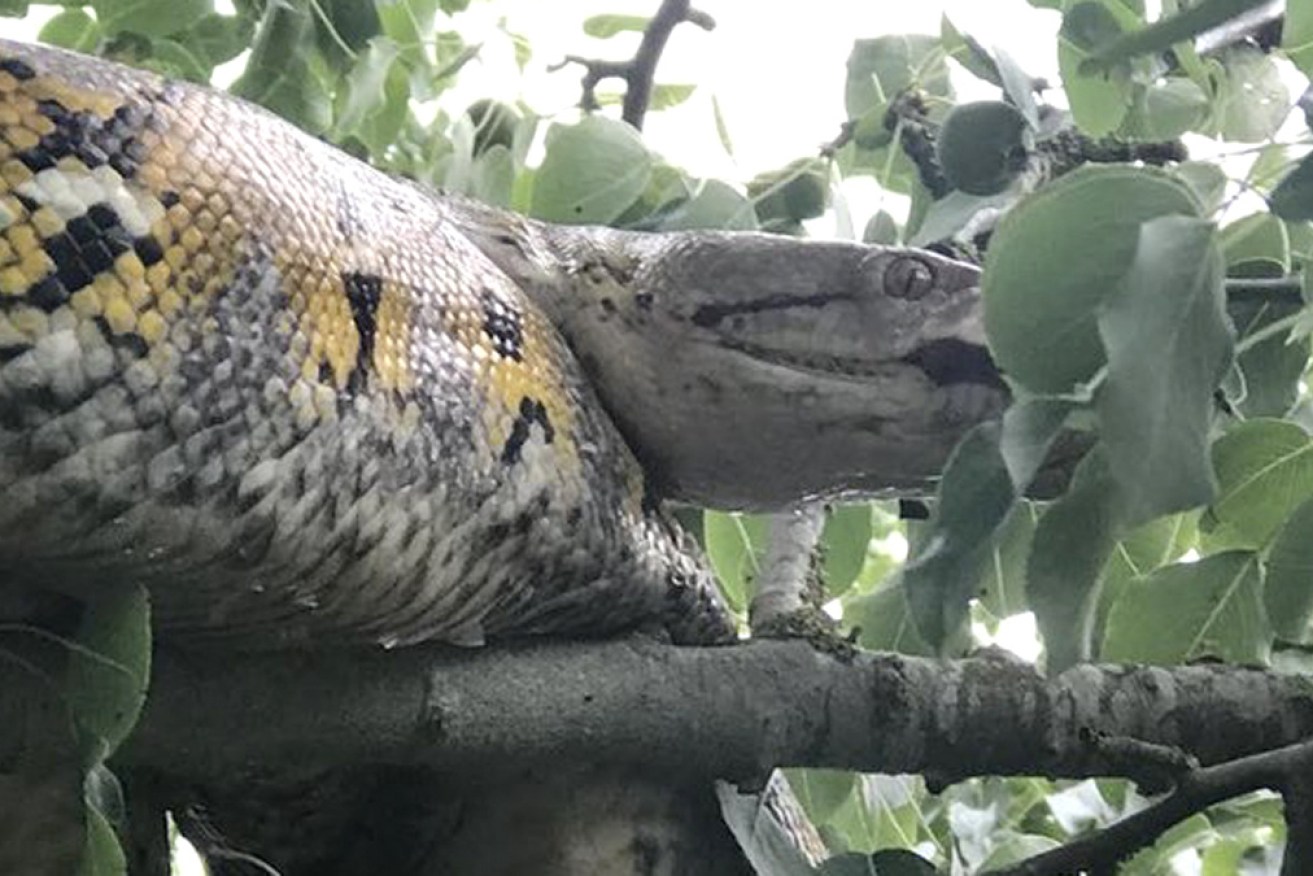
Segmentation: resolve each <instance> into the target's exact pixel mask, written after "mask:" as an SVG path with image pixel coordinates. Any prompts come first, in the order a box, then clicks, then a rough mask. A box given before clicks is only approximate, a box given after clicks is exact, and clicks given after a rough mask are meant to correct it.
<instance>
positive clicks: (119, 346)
mask: <svg viewBox="0 0 1313 876" xmlns="http://www.w3.org/2000/svg"><path fill="white" fill-rule="evenodd" d="M93 321H94V322H95V324H96V328H98V329H100V334H101V336H102V337H104V338H105V340H106V341H107V342H108V343H109V345H110V346H111V347H113V348H115V349H116V350H127V351H128V352H129V353H131V354H132V355H133V356H135V357H136V358H138V359H144V358H145V357H146V354H147V353H149V352H150V345H149V344H147V343H146V339H145V338H143V337H142V336H141V335H139V334H137V333H136V332H124V333H123V334H121V335H116V334H115V333H114V330H113V329H111V328H110V327H109V321H108V320H107V319H105V317H103V316H97V317H95V318H94V320H93Z"/></svg>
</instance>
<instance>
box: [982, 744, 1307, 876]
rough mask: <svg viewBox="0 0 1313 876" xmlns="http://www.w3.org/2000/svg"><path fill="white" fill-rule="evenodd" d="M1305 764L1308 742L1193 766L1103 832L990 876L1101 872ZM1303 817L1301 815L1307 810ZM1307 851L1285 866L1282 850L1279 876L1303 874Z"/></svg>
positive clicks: (1286, 778) (1301, 770) (1278, 784)
mask: <svg viewBox="0 0 1313 876" xmlns="http://www.w3.org/2000/svg"><path fill="white" fill-rule="evenodd" d="M1310 766H1313V742H1301V743H1299V744H1296V745H1289V746H1286V747H1284V748H1280V749H1277V750H1276V751H1268V752H1264V753H1262V754H1256V755H1252V756H1250V757H1244V758H1240V759H1237V760H1234V761H1231V762H1229V763H1223V764H1219V765H1217V766H1214V767H1210V768H1207V769H1200V770H1195V771H1193V772H1190V773H1187V774H1186V775H1184V776H1183V777H1182V778H1181V781H1180V784H1179V785H1178V786H1177V788H1176V790H1175V791H1174V792H1173V793H1172V794H1170V795H1169V796H1167V797H1166V798H1164V799H1163V800H1161V801H1159V802H1158V803H1155V804H1154V805H1153V806H1150V807H1149V808H1148V809H1145V810H1143V811H1141V812H1137V813H1136V814H1134V815H1131V816H1129V817H1127V818H1124V819H1122V820H1121V821H1119V822H1117V823H1116V824H1114V825H1111V826H1110V827H1108V828H1106V829H1104V830H1100V831H1098V832H1096V833H1092V834H1090V835H1088V836H1084V837H1081V838H1079V839H1076V840H1073V841H1071V842H1070V843H1068V844H1067V845H1065V846H1062V847H1061V848H1056V849H1053V850H1052V851H1050V852H1045V853H1043V854H1040V855H1036V856H1035V857H1033V858H1030V859H1028V860H1026V861H1024V862H1022V863H1021V864H1018V865H1016V866H1015V867H1007V868H1004V869H1001V870H994V871H990V873H991V876H1060V874H1063V873H1076V872H1081V871H1089V872H1101V871H1102V870H1103V869H1106V868H1110V867H1112V866H1113V865H1114V864H1116V863H1117V862H1119V861H1121V860H1124V859H1125V858H1128V857H1130V856H1131V855H1132V854H1134V853H1135V852H1137V851H1139V850H1140V849H1142V848H1145V847H1146V846H1149V845H1151V844H1152V843H1153V842H1154V841H1156V840H1157V839H1158V837H1160V836H1162V834H1163V833H1165V832H1166V831H1167V829H1168V828H1170V827H1171V826H1172V825H1174V824H1176V823H1177V822H1179V821H1181V820H1183V819H1185V818H1187V817H1189V816H1190V815H1193V814H1194V813H1196V812H1200V811H1202V810H1204V809H1206V808H1208V807H1209V806H1212V805H1213V804H1214V803H1221V802H1222V801H1224V800H1230V799H1231V798H1232V797H1238V796H1240V795H1241V794H1246V793H1248V792H1250V791H1256V790H1258V789H1260V788H1271V789H1278V790H1279V789H1283V788H1284V786H1285V785H1286V783H1287V782H1290V780H1291V777H1300V776H1302V775H1306V774H1307V773H1308V770H1309V767H1310ZM1296 781H1298V778H1297V779H1296ZM1287 800H1288V801H1289V797H1287ZM1289 808H1290V807H1289V802H1288V803H1287V809H1289ZM1304 815H1305V816H1306V817H1307V812H1306V813H1304ZM1292 836H1293V825H1292ZM1307 851H1308V850H1307V849H1304V850H1303V851H1302V852H1300V853H1299V854H1300V856H1301V860H1302V861H1303V863H1302V864H1301V865H1297V866H1295V868H1294V869H1291V868H1290V866H1289V865H1290V858H1291V850H1290V849H1287V860H1286V865H1287V866H1285V867H1283V869H1282V871H1281V872H1282V874H1283V876H1284V874H1286V873H1289V874H1291V876H1293V874H1295V873H1307V872H1309V871H1308V869H1307V866H1308V863H1309V861H1308V860H1307V859H1305V858H1303V857H1302V856H1303V855H1304V854H1306V853H1307Z"/></svg>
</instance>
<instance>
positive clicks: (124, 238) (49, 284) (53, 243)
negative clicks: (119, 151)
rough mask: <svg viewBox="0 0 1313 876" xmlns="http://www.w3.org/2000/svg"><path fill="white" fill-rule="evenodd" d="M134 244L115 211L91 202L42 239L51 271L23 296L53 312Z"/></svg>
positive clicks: (42, 245) (112, 265)
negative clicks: (50, 234)
mask: <svg viewBox="0 0 1313 876" xmlns="http://www.w3.org/2000/svg"><path fill="white" fill-rule="evenodd" d="M135 244H136V241H134V240H133V237H132V235H131V234H130V233H129V232H128V230H127V229H126V228H124V227H123V223H122V222H120V221H119V217H118V214H117V213H115V212H114V211H113V210H112V209H110V208H109V207H108V206H106V205H104V204H93V205H92V206H91V208H90V209H89V210H88V211H87V212H86V214H85V215H82V216H78V217H76V218H73V219H70V220H68V222H67V223H66V224H65V226H64V230H63V231H61V232H60V233H58V234H56V235H54V236H52V237H49V238H46V239H45V240H44V241H42V243H41V248H42V249H43V250H45V253H46V255H48V256H50V260H51V261H52V262H54V263H55V273H53V274H51V275H48V276H47V277H45V278H44V279H42V280H41V281H40V282H39V283H37V284H36V285H35V286H33V287H32V289H31V291H29V292H28V295H27V297H28V298H29V299H30V300H31V301H32V302H33V303H34V304H36V305H37V306H38V307H40V308H42V309H43V310H45V311H47V312H49V311H53V310H54V309H55V308H57V307H59V306H61V305H62V304H63V303H64V302H66V301H67V300H68V298H69V296H70V295H72V294H73V293H74V292H76V291H78V290H79V289H81V288H83V287H84V286H87V285H88V284H90V283H91V281H92V280H93V279H94V278H95V276H96V275H97V274H99V273H102V272H104V271H108V270H110V269H112V268H113V267H114V260H115V259H116V258H118V257H119V256H120V255H122V254H123V253H125V252H127V251H128V250H130V249H133V248H134V246H135Z"/></svg>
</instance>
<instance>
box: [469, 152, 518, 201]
mask: <svg viewBox="0 0 1313 876" xmlns="http://www.w3.org/2000/svg"><path fill="white" fill-rule="evenodd" d="M514 190H515V161H514V160H513V159H512V158H511V152H510V150H509V149H507V148H506V147H505V146H494V147H492V148H491V149H489V150H488V151H486V152H484V153H483V154H482V155H479V156H477V157H475V159H474V166H473V167H472V168H471V170H470V187H469V194H470V195H471V196H472V197H474V198H477V199H478V200H480V201H483V202H484V203H485V204H492V205H493V206H496V207H503V208H508V209H509V208H510V206H511V194H512V192H513V191H514Z"/></svg>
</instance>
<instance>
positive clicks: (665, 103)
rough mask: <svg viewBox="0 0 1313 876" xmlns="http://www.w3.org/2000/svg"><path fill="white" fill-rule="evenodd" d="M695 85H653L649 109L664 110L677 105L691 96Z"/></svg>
mask: <svg viewBox="0 0 1313 876" xmlns="http://www.w3.org/2000/svg"><path fill="white" fill-rule="evenodd" d="M694 91H697V86H696V85H655V86H653V87H652V99H651V103H650V104H649V107H650V109H653V110H665V109H670V108H671V107H674V106H679V105H680V104H681V103H683V102H684V101H686V100H688V99H689V98H690V97H692V96H693V92H694Z"/></svg>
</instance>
